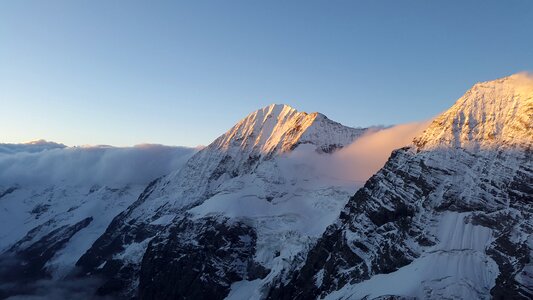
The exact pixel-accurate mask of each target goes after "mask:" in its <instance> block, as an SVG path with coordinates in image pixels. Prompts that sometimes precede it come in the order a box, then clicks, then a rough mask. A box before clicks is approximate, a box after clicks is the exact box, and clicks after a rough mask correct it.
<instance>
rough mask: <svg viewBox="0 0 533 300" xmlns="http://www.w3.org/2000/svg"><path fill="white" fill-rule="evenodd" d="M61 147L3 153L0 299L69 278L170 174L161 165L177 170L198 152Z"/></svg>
mask: <svg viewBox="0 0 533 300" xmlns="http://www.w3.org/2000/svg"><path fill="white" fill-rule="evenodd" d="M58 145H60V144H55V143H48V142H46V143H45V142H39V143H32V144H19V145H13V144H4V145H3V147H4V148H5V149H10V151H5V152H4V153H0V220H1V224H2V225H1V226H0V282H2V284H1V285H0V298H3V297H4V296H6V295H9V294H17V293H31V290H29V289H30V288H29V286H30V285H32V284H35V283H36V282H38V281H39V280H43V279H51V280H62V279H63V278H65V277H67V276H68V275H69V273H70V272H71V271H72V270H73V269H74V267H75V264H76V262H77V261H78V259H79V258H80V257H81V256H82V255H83V254H84V253H85V252H86V251H87V250H88V249H89V248H90V247H91V245H92V244H93V242H94V241H95V240H96V239H97V238H98V237H99V236H101V235H102V234H103V233H104V231H105V230H106V228H107V227H108V225H109V223H110V222H111V220H112V219H113V218H114V217H115V216H116V215H117V214H119V213H120V212H122V211H124V210H125V209H126V208H127V207H129V206H130V205H131V204H132V203H133V202H134V201H135V200H136V199H137V198H138V196H139V195H140V194H141V192H142V191H143V190H144V188H145V186H146V184H148V182H149V180H150V177H151V176H154V175H156V176H161V175H162V174H160V172H165V173H166V172H168V171H166V168H165V167H164V166H162V165H160V164H159V162H164V164H165V165H166V164H170V165H172V166H173V167H174V168H176V167H179V166H180V162H179V160H180V158H181V159H182V161H186V159H187V158H188V157H190V156H191V155H192V154H193V153H194V152H195V150H194V149H188V148H174V147H164V146H146V145H145V146H139V147H131V148H111V147H93V148H88V147H86V148H66V147H65V146H63V145H61V146H58ZM181 164H182V163H181ZM124 170H127V173H130V172H131V174H127V175H125V174H124V172H123V171H124ZM138 173H144V174H142V175H139V174H138ZM152 179H155V178H152Z"/></svg>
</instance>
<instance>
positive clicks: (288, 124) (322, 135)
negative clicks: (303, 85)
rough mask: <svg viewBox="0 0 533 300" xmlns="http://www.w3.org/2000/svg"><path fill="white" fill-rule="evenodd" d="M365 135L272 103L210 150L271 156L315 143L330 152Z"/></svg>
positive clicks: (326, 119)
mask: <svg viewBox="0 0 533 300" xmlns="http://www.w3.org/2000/svg"><path fill="white" fill-rule="evenodd" d="M362 132H363V130H362V129H354V128H349V127H346V126H343V125H341V124H339V123H336V122H333V121H331V120H329V119H328V118H327V117H326V116H324V115H322V114H320V113H316V112H315V113H310V114H309V113H305V112H299V111H297V110H296V109H294V108H292V107H291V106H289V105H284V104H271V105H269V106H266V107H264V108H261V109H259V110H257V111H255V112H253V113H251V114H249V115H248V116H246V117H245V118H244V119H242V120H241V121H239V122H238V123H237V124H236V125H235V126H233V128H231V129H230V130H229V131H228V132H226V133H225V134H224V135H222V136H221V137H219V138H218V139H217V140H215V141H214V142H213V143H212V144H211V145H210V146H209V147H208V148H211V149H217V150H223V151H224V152H234V151H238V152H245V153H254V154H257V155H271V154H274V153H278V154H280V153H285V152H288V151H290V150H292V149H294V148H295V147H296V146H297V145H299V144H313V145H315V146H317V150H319V151H325V152H328V151H331V150H333V149H335V148H339V147H343V146H345V145H347V144H349V143H351V142H352V141H353V140H354V139H355V138H356V137H358V136H359V135H361V134H362Z"/></svg>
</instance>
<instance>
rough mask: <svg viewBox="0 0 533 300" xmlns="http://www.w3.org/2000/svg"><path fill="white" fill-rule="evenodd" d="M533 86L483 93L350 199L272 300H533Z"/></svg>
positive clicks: (458, 106) (465, 100)
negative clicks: (300, 266) (322, 299)
mask: <svg viewBox="0 0 533 300" xmlns="http://www.w3.org/2000/svg"><path fill="white" fill-rule="evenodd" d="M532 142H533V80H532V79H531V78H530V77H528V76H527V75H524V74H518V75H513V76H510V77H506V78H503V79H499V80H495V81H490V82H483V83H479V84H476V85H475V86H474V87H473V88H472V89H470V90H469V91H468V92H467V93H466V94H465V95H464V96H463V97H462V98H460V99H459V100H458V101H457V102H456V103H455V105H454V106H452V107H451V108H450V109H449V110H448V111H446V112H445V113H443V114H442V115H440V116H439V117H437V118H436V119H435V120H434V121H433V122H432V123H431V125H430V126H429V127H428V128H427V129H426V130H425V131H424V133H423V134H421V135H420V136H419V137H417V138H415V140H414V143H413V145H412V146H410V147H406V148H402V149H399V150H396V151H394V152H393V153H392V156H391V157H390V159H389V161H388V162H387V163H386V165H385V166H384V167H383V168H382V169H381V170H380V171H379V172H378V173H377V174H375V175H374V176H373V177H372V178H371V179H370V180H369V181H368V182H367V183H366V184H365V186H364V187H363V188H361V189H360V190H359V191H357V193H356V194H355V195H354V196H353V197H352V198H351V199H350V201H349V202H348V204H347V205H346V207H345V208H344V210H343V211H342V213H341V215H340V218H339V219H338V220H337V221H336V222H335V223H334V224H333V225H331V226H330V227H328V229H327V230H326V232H325V233H324V235H323V236H322V237H321V238H320V240H319V241H318V243H317V244H316V245H315V246H314V247H313V249H312V250H311V251H310V252H309V255H308V256H307V258H306V262H305V264H304V265H303V267H302V268H301V269H299V270H296V271H294V272H293V274H292V276H289V277H288V279H287V280H281V281H279V282H278V283H277V287H276V288H275V289H273V290H272V291H271V292H270V294H269V298H271V299H313V298H317V297H325V298H326V299H405V298H407V299H410V298H419V299H488V298H495V299H531V298H533V202H532V200H533V157H532Z"/></svg>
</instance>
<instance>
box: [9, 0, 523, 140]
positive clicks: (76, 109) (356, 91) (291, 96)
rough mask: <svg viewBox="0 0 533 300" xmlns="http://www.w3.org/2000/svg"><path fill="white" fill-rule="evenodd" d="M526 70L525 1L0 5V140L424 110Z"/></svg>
mask: <svg viewBox="0 0 533 300" xmlns="http://www.w3.org/2000/svg"><path fill="white" fill-rule="evenodd" d="M531 70H533V1H529V0H508V1H485V0H484V1H425V0H424V1H422V0H420V1H394V0H391V1H380V0H376V1H355V0H354V1H285V0H284V1H233V0H228V1H202V0H200V1H188V2H181V1H148V0H147V1H108V0H105V1H93V0H91V1H82V0H79V1H70V0H65V1H53V0H49V1H21V0H12V1H8V0H4V1H1V2H0V142H24V141H28V140H34V139H40V138H43V139H47V140H53V141H57V142H63V143H65V144H67V145H81V144H111V145H120V146H124V145H133V144H139V143H145V142H148V143H162V144H169V145H186V146H196V145H199V144H203V145H205V144H208V143H210V142H211V141H212V140H213V139H214V138H216V137H217V136H218V135H220V134H222V133H223V132H225V131H226V130H227V129H229V128H230V127H231V126H232V125H233V124H234V123H235V122H237V121H238V120H239V119H241V118H242V117H244V116H245V115H247V114H248V113H249V112H251V111H254V110H256V109H258V108H260V107H263V106H266V105H268V104H270V103H285V104H289V105H291V106H293V107H295V108H296V109H298V110H302V111H307V112H314V111H319V112H322V113H324V114H326V115H327V116H328V117H330V118H331V119H333V120H336V121H338V122H341V123H343V124H345V125H350V126H368V125H375V124H387V125H390V124H398V123H404V122H409V121H417V120H424V119H428V118H430V117H432V116H434V115H436V114H438V113H439V112H441V111H443V110H445V109H446V108H448V107H449V106H451V105H452V104H453V103H454V101H455V100H456V99H457V98H458V97H460V96H461V95H462V94H463V93H464V92H465V91H466V90H467V89H468V88H469V87H470V86H471V85H472V84H474V83H475V82H478V81H485V80H491V79H495V78H498V77H503V76H507V75H510V74H513V73H516V72H520V71H531Z"/></svg>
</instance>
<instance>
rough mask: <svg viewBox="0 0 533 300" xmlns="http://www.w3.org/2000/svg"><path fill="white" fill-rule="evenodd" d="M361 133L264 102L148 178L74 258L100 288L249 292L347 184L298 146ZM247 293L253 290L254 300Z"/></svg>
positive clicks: (298, 248) (275, 271)
mask: <svg viewBox="0 0 533 300" xmlns="http://www.w3.org/2000/svg"><path fill="white" fill-rule="evenodd" d="M364 132H365V130H364V129H353V128H349V127H345V126H343V125H341V124H338V123H336V122H333V121H331V120H329V119H328V118H326V117H325V116H324V115H321V114H319V113H313V114H307V113H302V112H297V111H296V110H295V109H293V108H291V107H289V106H287V105H270V106H268V107H265V108H262V109H260V110H258V111H256V112H253V113H251V114H250V115H248V116H247V117H246V118H244V119H243V120H241V121H240V122H238V123H237V124H236V125H235V126H234V127H233V128H231V129H230V130H229V131H228V132H226V133H225V134H223V135H222V136H221V137H219V138H217V139H216V140H215V141H214V142H213V143H211V144H210V145H209V146H207V147H206V148H204V149H203V150H201V151H199V152H198V153H197V154H196V155H195V156H193V157H192V158H191V159H190V160H189V161H188V162H187V163H186V165H185V166H184V167H183V168H182V169H180V170H179V171H177V172H174V173H172V174H170V175H168V176H166V177H164V178H161V179H160V180H158V181H156V182H154V183H153V184H151V185H150V186H149V187H148V188H147V189H146V190H145V192H144V193H143V194H142V195H141V197H140V198H139V199H138V200H137V201H136V202H135V203H134V204H133V205H132V206H131V207H130V208H129V209H127V210H126V211H124V212H123V213H121V214H120V215H118V216H117V217H116V218H115V219H114V220H113V222H112V223H111V225H110V226H109V228H108V229H107V230H106V233H105V234H104V235H102V237H100V238H99V239H98V240H97V241H96V243H95V244H94V245H93V247H92V248H91V249H90V250H89V251H88V252H87V253H86V254H85V255H84V256H83V257H82V258H81V259H80V261H79V262H78V265H79V266H80V267H81V268H82V270H83V274H87V273H90V274H96V275H100V276H104V277H105V278H107V281H106V282H105V283H104V284H103V285H102V286H101V287H100V289H99V292H100V293H101V294H115V295H117V294H118V295H135V293H137V292H138V293H139V295H140V296H141V297H142V298H146V299H150V298H154V299H172V298H176V297H177V298H179V297H192V298H198V297H200V298H206V299H207V298H210V299H218V298H223V297H225V296H226V295H229V297H230V298H237V299H238V298H242V297H243V295H247V296H249V297H255V296H257V295H259V294H261V293H264V291H265V290H268V286H269V285H270V283H271V282H272V281H274V280H276V279H277V278H279V277H282V276H284V274H285V273H284V272H286V271H287V270H288V269H289V268H290V267H292V263H294V262H296V263H298V262H301V261H302V260H303V256H304V255H305V253H306V250H307V249H308V247H309V245H310V244H311V243H312V241H313V240H314V239H316V238H317V237H319V236H320V234H322V232H323V231H324V230H325V228H326V227H327V226H328V225H329V224H331V222H332V221H333V220H334V219H335V218H336V217H337V216H338V214H339V212H340V209H341V208H342V207H343V206H344V204H345V203H346V201H347V199H348V197H349V195H350V194H352V193H353V192H354V191H355V185H354V184H353V183H352V182H346V181H342V180H339V179H331V178H330V179H325V178H323V177H321V176H320V175H318V173H317V172H316V171H317V170H314V169H313V163H312V162H302V161H296V160H292V159H291V155H294V153H295V152H298V151H311V152H314V153H319V155H329V153H332V152H334V151H335V150H336V149H339V148H342V147H343V146H345V145H348V144H350V143H351V142H353V141H354V140H355V139H357V138H358V137H359V136H361V135H362V134H363V133H364ZM254 295H255V296H254Z"/></svg>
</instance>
